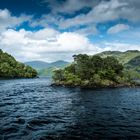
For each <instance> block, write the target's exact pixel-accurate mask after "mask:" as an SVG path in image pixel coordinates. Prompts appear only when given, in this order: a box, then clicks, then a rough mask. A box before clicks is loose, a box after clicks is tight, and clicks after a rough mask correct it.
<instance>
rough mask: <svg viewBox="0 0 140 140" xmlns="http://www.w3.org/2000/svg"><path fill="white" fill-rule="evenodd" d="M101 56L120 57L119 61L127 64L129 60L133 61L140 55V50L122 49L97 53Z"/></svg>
mask: <svg viewBox="0 0 140 140" xmlns="http://www.w3.org/2000/svg"><path fill="white" fill-rule="evenodd" d="M97 55H99V56H101V57H102V58H105V57H107V56H113V57H115V58H116V59H118V61H119V62H120V63H122V64H124V65H125V64H127V63H129V61H131V60H132V59H133V58H135V57H137V56H140V51H138V50H128V51H125V52H120V51H105V52H102V53H99V54H97Z"/></svg>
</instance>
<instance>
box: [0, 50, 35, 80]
mask: <svg viewBox="0 0 140 140" xmlns="http://www.w3.org/2000/svg"><path fill="white" fill-rule="evenodd" d="M36 76H37V72H36V70H35V69H33V68H31V67H30V66H26V65H24V64H23V63H20V62H17V61H16V60H15V58H14V57H13V56H11V55H9V54H8V53H4V52H3V51H2V50H1V49H0V78H33V77H36Z"/></svg>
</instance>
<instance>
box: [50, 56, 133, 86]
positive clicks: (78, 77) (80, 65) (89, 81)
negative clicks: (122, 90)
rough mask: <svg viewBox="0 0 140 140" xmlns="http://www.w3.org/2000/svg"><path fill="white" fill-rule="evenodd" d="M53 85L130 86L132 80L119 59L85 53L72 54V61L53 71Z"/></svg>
mask: <svg viewBox="0 0 140 140" xmlns="http://www.w3.org/2000/svg"><path fill="white" fill-rule="evenodd" d="M53 79H54V85H63V86H80V87H86V88H87V87H90V88H95V87H120V86H132V85H134V84H135V82H134V81H133V80H132V78H131V75H130V74H129V72H128V71H125V70H124V67H123V65H122V64H121V63H119V61H118V60H117V59H116V58H114V57H112V56H108V57H105V58H102V57H100V56H98V55H94V56H88V55H86V54H79V55H74V62H73V63H72V64H71V65H69V66H67V67H65V68H64V69H58V70H55V71H54V75H53Z"/></svg>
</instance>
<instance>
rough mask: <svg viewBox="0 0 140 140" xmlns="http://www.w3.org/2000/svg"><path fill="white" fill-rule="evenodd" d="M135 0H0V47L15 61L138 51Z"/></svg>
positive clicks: (139, 7) (139, 6)
mask: <svg viewBox="0 0 140 140" xmlns="http://www.w3.org/2000/svg"><path fill="white" fill-rule="evenodd" d="M139 13H140V0H0V49H2V50H3V51H5V52H8V53H10V54H11V55H13V56H14V57H15V58H16V59H17V60H18V61H21V62H26V61H33V60H41V61H46V62H53V61H57V60H65V61H72V59H73V58H72V56H73V55H74V54H79V53H82V54H85V53H86V54H89V55H93V54H96V53H99V52H102V51H126V50H140V14H139Z"/></svg>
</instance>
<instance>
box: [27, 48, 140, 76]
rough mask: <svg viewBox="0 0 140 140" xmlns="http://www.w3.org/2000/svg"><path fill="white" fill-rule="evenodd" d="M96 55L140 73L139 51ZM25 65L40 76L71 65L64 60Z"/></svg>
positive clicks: (106, 52) (108, 52) (32, 62)
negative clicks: (110, 58) (112, 58)
mask: <svg viewBox="0 0 140 140" xmlns="http://www.w3.org/2000/svg"><path fill="white" fill-rule="evenodd" d="M95 55H99V56H101V57H102V58H105V57H107V56H113V57H115V58H117V59H118V61H119V62H120V63H122V64H123V65H124V67H125V68H126V69H128V70H132V71H135V72H138V73H140V51H138V50H128V51H125V52H121V51H104V52H101V53H98V54H95ZM25 64H26V65H29V66H31V67H33V68H34V69H36V70H37V71H38V73H39V75H42V76H46V75H52V73H53V70H54V69H56V68H64V67H66V66H68V65H69V64H70V63H69V62H66V61H63V60H59V61H55V62H52V63H48V62H44V61H31V62H26V63H25Z"/></svg>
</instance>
